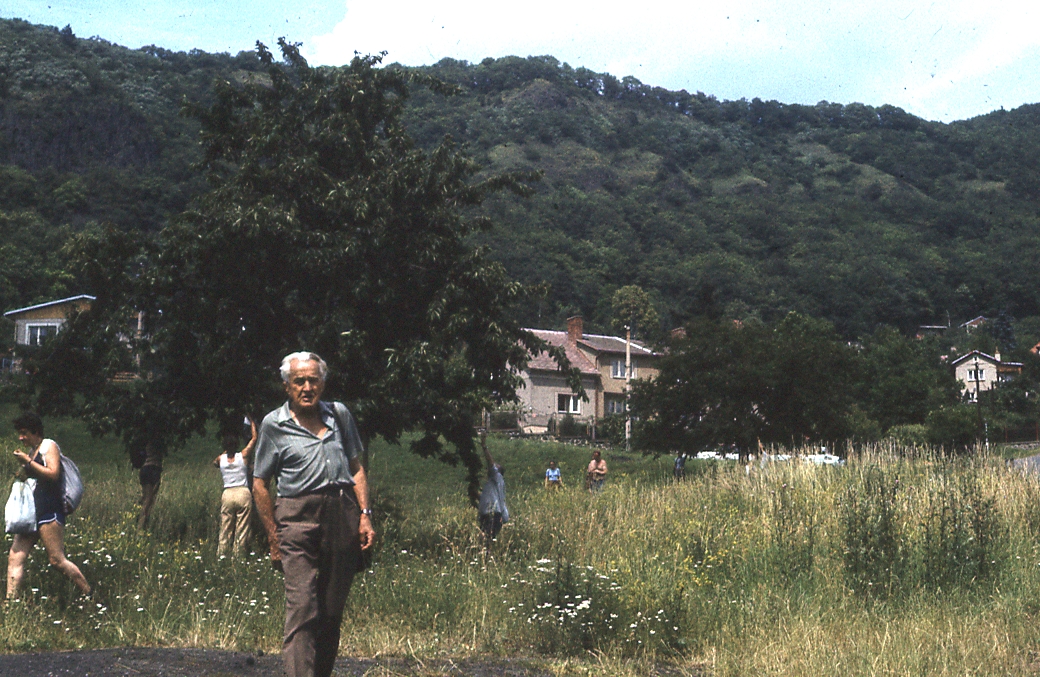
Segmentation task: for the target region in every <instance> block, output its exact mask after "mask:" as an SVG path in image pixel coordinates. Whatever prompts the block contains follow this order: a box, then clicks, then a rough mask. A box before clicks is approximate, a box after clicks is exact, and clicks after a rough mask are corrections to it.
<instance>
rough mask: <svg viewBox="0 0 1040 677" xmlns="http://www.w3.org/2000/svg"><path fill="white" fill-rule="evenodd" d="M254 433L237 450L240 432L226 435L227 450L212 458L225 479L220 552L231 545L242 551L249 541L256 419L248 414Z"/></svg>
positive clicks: (221, 506) (240, 552) (222, 552)
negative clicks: (251, 466)
mask: <svg viewBox="0 0 1040 677" xmlns="http://www.w3.org/2000/svg"><path fill="white" fill-rule="evenodd" d="M249 427H250V429H251V437H250V438H249V444H247V445H246V446H245V448H244V449H242V451H240V452H238V453H235V449H236V448H237V447H238V444H239V439H238V435H235V434H234V433H231V434H228V435H225V436H224V440H223V447H224V453H222V454H221V455H220V456H217V457H216V458H215V459H213V465H215V466H217V467H218V468H220V475H221V477H222V478H223V479H224V493H222V494H221V495H220V541H219V544H218V545H217V555H218V556H220V555H226V554H227V553H228V549H229V548H231V545H232V543H234V548H233V550H232V552H233V554H236V555H240V554H242V553H244V552H245V551H246V544H247V543H248V542H249V532H250V530H249V522H250V520H251V519H252V517H253V492H252V491H251V490H250V487H249V455H250V454H252V453H253V447H255V446H256V423H255V422H254V421H253V419H252V418H249Z"/></svg>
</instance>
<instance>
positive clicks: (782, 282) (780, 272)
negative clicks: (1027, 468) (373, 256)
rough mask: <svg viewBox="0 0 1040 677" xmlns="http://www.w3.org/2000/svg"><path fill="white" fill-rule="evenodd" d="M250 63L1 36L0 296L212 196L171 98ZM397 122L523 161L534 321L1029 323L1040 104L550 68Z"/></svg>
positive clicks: (512, 64) (519, 238) (522, 227)
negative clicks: (531, 192)
mask: <svg viewBox="0 0 1040 677" xmlns="http://www.w3.org/2000/svg"><path fill="white" fill-rule="evenodd" d="M256 67H257V62H256V60H255V57H254V56H253V55H251V54H240V55H238V56H235V57H232V56H228V55H211V54H206V53H202V52H192V53H188V54H185V53H174V52H169V51H166V50H163V49H160V48H154V47H149V48H144V49H141V50H128V49H124V48H122V47H118V46H115V45H112V44H110V43H107V42H105V41H104V40H101V39H90V40H84V39H80V38H77V37H76V36H75V35H73V34H72V32H71V30H65V31H59V30H57V29H55V28H49V27H40V26H33V25H31V24H28V23H25V22H22V21H17V20H13V21H6V20H4V21H0V238H2V240H0V304H2V305H3V307H4V308H5V309H6V308H11V307H16V306H19V305H27V304H29V303H32V302H36V301H40V300H46V299H48V298H54V297H57V296H60V295H65V294H71V293H76V292H81V291H89V290H84V289H81V288H80V287H78V286H77V283H76V281H75V280H71V279H69V277H68V275H67V274H65V273H64V271H63V269H62V262H61V260H60V257H59V256H57V254H56V252H57V250H58V247H59V245H60V242H61V241H62V239H63V238H64V237H66V236H67V233H68V232H70V231H71V230H74V229H77V228H82V227H84V226H85V225H86V224H88V223H90V222H92V221H93V222H101V221H108V222H111V223H114V224H115V225H117V226H118V227H120V228H126V229H140V230H142V231H145V232H147V231H154V230H155V229H157V228H159V227H161V225H162V224H163V223H164V221H165V220H166V219H168V218H169V217H170V216H171V215H172V214H175V213H177V212H178V211H180V210H182V209H183V208H184V207H185V206H186V205H187V204H188V202H189V201H190V199H191V198H192V196H193V195H195V194H197V192H198V191H199V190H201V189H203V188H204V186H203V184H202V182H201V181H200V179H199V177H198V176H197V175H196V174H195V173H193V172H192V170H191V163H192V162H193V161H194V160H195V158H196V154H197V150H196V147H195V143H196V140H197V139H196V132H195V129H194V127H193V124H192V123H191V121H189V120H187V119H185V118H182V117H180V116H179V115H178V110H179V107H180V103H181V101H182V99H183V98H184V97H188V98H189V99H192V100H199V99H203V100H204V99H205V98H206V97H207V95H208V94H207V93H208V91H209V87H210V85H211V83H212V82H213V80H214V79H215V78H218V77H219V78H223V79H228V80H236V79H237V80H242V79H245V78H248V77H250V76H251V71H253V70H255V69H256ZM422 70H424V71H427V72H429V73H431V74H433V75H436V76H438V77H440V78H441V79H443V80H446V81H448V82H451V83H455V84H457V85H459V86H460V88H461V93H460V94H459V95H457V96H454V97H449V98H445V97H442V96H440V95H437V94H433V93H431V92H429V91H427V90H424V89H416V90H414V92H413V96H412V99H411V103H410V108H409V114H408V121H409V128H410V130H411V132H412V134H413V135H414V137H415V138H416V140H417V142H418V143H419V144H421V145H423V146H426V147H430V146H432V145H433V144H435V143H437V142H438V141H439V140H440V139H441V138H443V136H444V135H445V134H450V135H452V136H453V137H454V138H455V139H456V140H457V141H459V142H461V143H465V144H467V146H468V147H469V149H470V150H471V152H472V153H473V154H474V155H475V156H476V158H477V159H478V160H479V161H480V162H481V163H482V164H483V165H484V166H486V167H487V171H489V172H498V171H504V170H530V169H536V170H541V171H542V172H544V177H543V179H542V181H541V182H540V184H539V185H538V186H537V188H536V194H535V196H534V197H532V198H529V199H519V198H515V197H512V196H506V195H503V196H501V197H498V198H495V199H494V200H492V201H491V202H489V203H487V204H486V205H485V208H484V211H485V212H486V213H488V214H489V215H491V216H492V217H493V218H494V220H495V221H496V223H497V225H498V227H497V228H496V229H495V230H494V231H493V232H491V233H490V234H488V235H486V236H482V237H484V238H485V240H486V244H488V245H489V246H490V247H491V248H492V250H493V251H494V253H495V255H496V256H497V257H498V258H499V259H500V260H501V261H502V262H503V263H504V264H505V265H506V267H507V268H508V269H509V271H510V272H511V274H512V275H513V276H514V277H516V278H518V279H521V280H523V281H527V282H541V281H546V282H548V283H550V285H551V292H550V295H549V297H548V299H547V300H546V302H545V303H543V304H541V305H540V306H538V307H533V308H529V309H527V310H526V311H523V312H525V314H526V316H525V317H524V319H525V321H527V322H529V323H531V324H537V325H539V326H544V327H553V326H559V325H560V324H561V321H562V319H563V318H564V317H566V316H567V315H569V314H572V313H574V312H582V313H583V314H584V315H585V317H586V318H587V320H586V327H587V328H589V329H590V330H597V329H605V328H606V327H607V320H608V313H609V308H608V305H609V298H610V295H611V293H612V292H613V291H614V290H615V289H616V288H617V287H619V286H621V285H625V284H639V285H641V286H643V287H644V288H646V289H647V290H649V291H651V292H652V294H653V295H654V297H655V299H656V301H657V303H658V305H659V310H661V311H662V315H663V316H664V317H665V318H666V323H667V324H672V325H674V324H678V323H679V322H682V321H684V320H686V319H688V318H690V317H693V316H696V315H704V314H709V315H717V316H726V317H733V318H746V317H752V316H758V317H761V318H763V319H773V318H775V317H777V316H778V315H780V314H782V313H785V312H787V311H788V310H792V309H793V310H800V311H802V312H805V313H807V314H809V315H813V316H818V317H824V318H827V319H829V320H831V321H832V322H834V324H835V325H836V326H837V327H838V328H839V330H840V331H841V332H842V333H844V334H845V335H847V336H849V337H855V336H858V335H862V334H864V333H867V332H870V331H872V330H873V329H874V328H875V327H876V326H877V325H878V324H880V323H883V324H891V325H895V326H898V327H900V328H902V329H904V330H910V329H912V328H913V327H915V326H916V325H917V324H920V323H936V324H937V323H945V322H946V320H947V317H949V318H951V319H952V320H953V321H954V323H956V322H957V321H958V320H960V321H963V320H965V319H968V318H970V317H974V316H975V315H979V314H994V315H995V314H996V313H998V312H1000V311H1006V312H1007V313H1009V314H1011V315H1012V316H1015V317H1017V318H1026V317H1032V316H1038V315H1040V285H1038V284H1037V283H1036V280H1035V273H1036V271H1037V270H1040V265H1038V263H1040V216H1038V208H1040V166H1038V162H1040V160H1038V158H1040V128H1038V122H1040V106H1035V105H1031V106H1023V107H1021V108H1019V109H1016V110H1013V111H999V112H994V113H991V114H989V115H985V116H981V117H978V118H974V119H972V120H968V121H964V122H957V123H953V124H940V123H935V122H929V121H925V120H921V119H919V118H916V117H914V116H912V115H909V114H907V113H905V112H903V111H902V110H900V109H898V108H894V107H890V106H882V107H880V108H872V107H869V106H863V105H860V104H850V105H845V106H843V105H839V104H830V103H825V102H824V103H820V104H818V105H816V106H801V105H786V104H782V103H778V102H773V101H769V102H763V101H760V100H758V99H754V100H752V101H744V100H741V101H718V100H716V99H715V98H713V97H711V96H706V95H704V94H700V93H697V94H692V95H691V94H688V93H686V92H671V91H667V90H663V89H660V88H654V87H649V86H646V85H643V84H641V83H639V82H638V81H637V80H634V79H631V78H625V79H622V80H619V79H617V78H615V77H613V76H611V75H605V74H599V73H594V72H591V71H588V70H585V69H572V68H570V67H569V66H567V65H566V64H560V63H559V62H558V61H556V60H555V59H552V58H551V57H533V58H526V59H522V58H515V57H510V58H504V59H497V60H492V59H488V60H485V61H484V62H482V63H480V64H467V63H463V62H457V61H451V60H444V61H441V62H440V63H438V64H437V65H435V66H433V67H430V68H426V69H422Z"/></svg>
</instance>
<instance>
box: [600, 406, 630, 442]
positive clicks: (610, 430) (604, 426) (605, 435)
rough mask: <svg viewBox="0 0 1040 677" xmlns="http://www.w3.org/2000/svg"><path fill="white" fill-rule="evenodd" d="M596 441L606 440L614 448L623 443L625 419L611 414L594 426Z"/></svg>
mask: <svg viewBox="0 0 1040 677" xmlns="http://www.w3.org/2000/svg"><path fill="white" fill-rule="evenodd" d="M596 439H598V440H607V441H608V442H610V443H611V444H613V445H615V446H620V445H622V444H624V443H625V417H624V416H618V415H617V414H612V415H610V416H605V417H603V418H601V419H600V420H599V422H597V424H596Z"/></svg>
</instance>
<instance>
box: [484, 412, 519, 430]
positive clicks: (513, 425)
mask: <svg viewBox="0 0 1040 677" xmlns="http://www.w3.org/2000/svg"><path fill="white" fill-rule="evenodd" d="M518 427H519V425H518V424H517V416H516V412H515V411H493V412H491V429H492V430H516V429H517V428H518Z"/></svg>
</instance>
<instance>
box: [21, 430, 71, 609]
mask: <svg viewBox="0 0 1040 677" xmlns="http://www.w3.org/2000/svg"><path fill="white" fill-rule="evenodd" d="M12 423H13V424H14V429H15V430H16V431H17V432H18V440H19V441H20V442H21V443H22V444H26V445H28V446H29V452H28V453H26V452H24V451H22V450H21V449H18V450H17V451H15V452H14V457H15V458H17V459H18V460H19V461H20V462H21V464H22V470H21V471H19V475H20V476H21V475H25V476H27V477H29V478H33V479H35V480H36V489H35V490H33V501H34V502H35V503H36V533H34V534H15V535H14V543H12V544H11V552H10V553H9V554H8V556H7V599H14V598H16V597H18V589H19V588H20V587H21V585H22V581H23V580H24V579H25V562H26V560H27V559H28V558H29V552H30V551H32V549H33V547H34V546H35V545H36V542H37V541H43V547H44V549H45V550H46V551H47V559H48V560H49V561H50V564H51V566H52V567H54V568H55V569H57V570H58V571H60V572H61V573H63V574H65V575H66V576H67V577H68V578H69V580H71V581H72V582H73V583H75V584H76V587H77V588H79V589H80V590H81V591H82V592H83V594H84V595H89V594H90V584H89V583H87V579H86V578H84V577H83V572H81V571H80V570H79V567H77V566H76V565H75V564H73V563H72V562H70V561H69V560H68V559H66V557H65V492H64V489H63V485H62V477H61V451H59V450H58V445H57V443H56V442H55V441H54V440H48V439H45V438H44V437H43V421H42V420H40V417H39V416H37V415H36V414H34V413H32V412H26V413H24V414H22V415H21V416H19V417H18V418H16V419H15V420H14V421H12Z"/></svg>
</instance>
